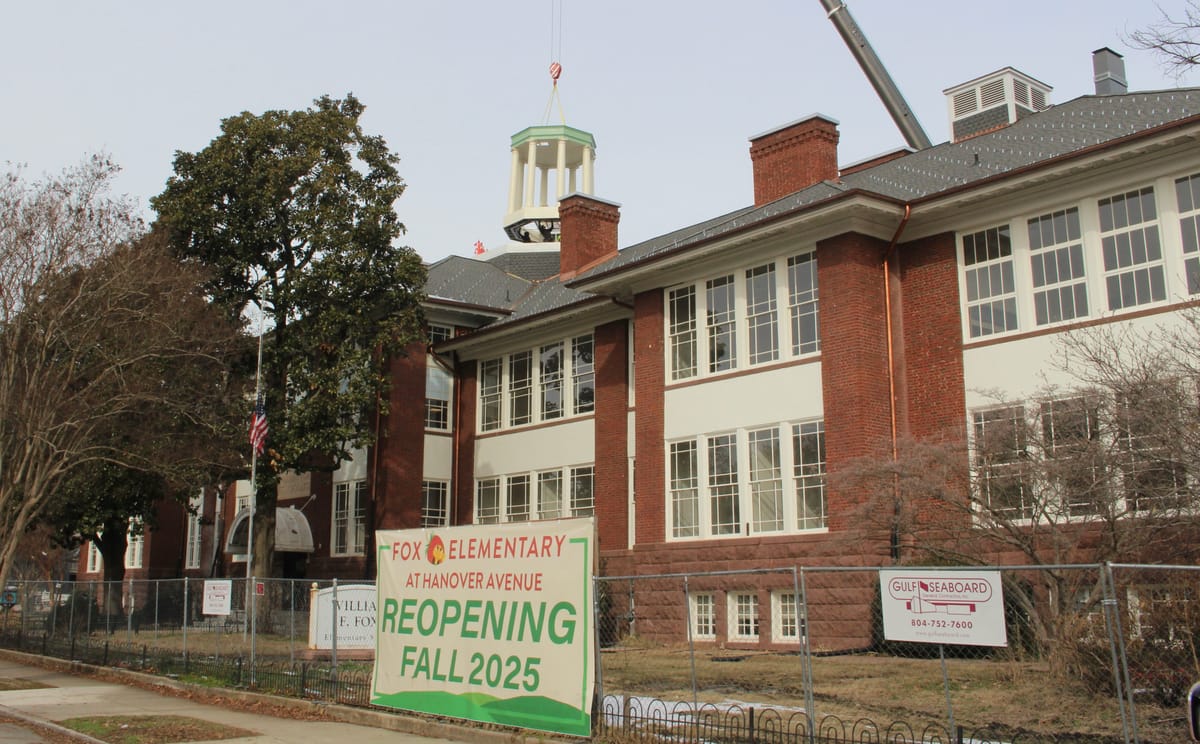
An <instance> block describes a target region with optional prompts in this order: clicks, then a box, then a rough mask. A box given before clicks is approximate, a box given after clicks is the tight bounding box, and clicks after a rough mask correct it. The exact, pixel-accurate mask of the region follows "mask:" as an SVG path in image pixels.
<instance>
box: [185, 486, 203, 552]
mask: <svg viewBox="0 0 1200 744" xmlns="http://www.w3.org/2000/svg"><path fill="white" fill-rule="evenodd" d="M203 507H204V491H203V490H201V491H200V492H199V493H195V494H192V495H191V496H190V497H189V498H188V516H187V544H186V548H185V550H184V558H183V567H184V568H188V569H196V568H200V561H201V552H202V545H203V537H204V533H203V531H202V528H201V524H200V518H201V516H202V515H201V513H200V512H201V509H202V508H203Z"/></svg>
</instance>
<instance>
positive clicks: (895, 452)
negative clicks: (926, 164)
mask: <svg viewBox="0 0 1200 744" xmlns="http://www.w3.org/2000/svg"><path fill="white" fill-rule="evenodd" d="M911 216H912V205H910V204H905V205H904V217H903V218H902V219H901V220H900V224H899V225H897V226H896V232H895V234H893V235H892V242H890V243H888V247H887V251H886V252H885V253H884V254H883V306H884V318H885V322H886V325H887V363H888V407H889V408H890V410H891V427H892V463H893V464H895V462H896V461H897V460H898V459H900V447H899V436H900V435H899V432H898V430H897V428H898V427H897V424H896V359H895V350H894V346H893V343H892V335H893V333H894V331H893V328H892V278H891V260H892V254H893V253H894V252H895V251H896V244H897V243H898V242H900V234H901V233H903V232H904V228H905V227H906V226H907V225H908V218H909V217H911ZM892 498H893V502H892V503H893V504H894V505H895V514H894V515H895V517H896V519H897V520H898V519H899V510H900V474H899V473H895V472H893V473H892ZM891 553H892V560H899V558H900V535H899V529H898V526H897V524H896V522H893V524H892V535H891Z"/></svg>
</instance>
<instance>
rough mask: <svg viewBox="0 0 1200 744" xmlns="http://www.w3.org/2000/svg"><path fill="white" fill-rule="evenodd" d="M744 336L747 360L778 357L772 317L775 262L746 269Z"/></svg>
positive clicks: (754, 362) (776, 338)
mask: <svg viewBox="0 0 1200 744" xmlns="http://www.w3.org/2000/svg"><path fill="white" fill-rule="evenodd" d="M746 338H747V339H748V341H749V344H750V350H749V351H750V363H751V364H761V363H762V362H772V361H774V360H776V359H778V358H779V324H778V322H777V320H776V317H775V264H773V263H769V264H767V265H765V266H758V267H756V268H753V269H750V270H749V271H747V272H746Z"/></svg>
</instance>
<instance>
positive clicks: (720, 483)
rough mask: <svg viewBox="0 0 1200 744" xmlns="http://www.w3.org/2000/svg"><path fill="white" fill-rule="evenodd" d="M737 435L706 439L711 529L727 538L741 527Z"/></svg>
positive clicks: (723, 435)
mask: <svg viewBox="0 0 1200 744" xmlns="http://www.w3.org/2000/svg"><path fill="white" fill-rule="evenodd" d="M737 464H738V458H737V436H736V435H735V434H721V435H718V436H715V437H709V439H708V504H709V510H710V512H709V513H710V520H711V524H712V530H713V533H714V534H717V535H729V534H733V533H735V532H738V531H739V528H740V526H741V522H740V519H741V517H740V512H739V509H738V467H737Z"/></svg>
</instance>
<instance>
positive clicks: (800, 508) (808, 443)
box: [792, 421, 825, 530]
mask: <svg viewBox="0 0 1200 744" xmlns="http://www.w3.org/2000/svg"><path fill="white" fill-rule="evenodd" d="M792 476H793V478H794V481H795V489H796V529H799V530H811V529H816V528H819V527H824V526H825V422H824V421H808V422H805V423H803V424H795V425H793V426H792Z"/></svg>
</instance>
